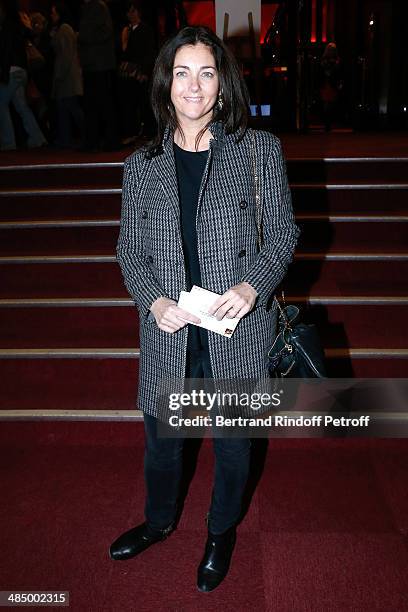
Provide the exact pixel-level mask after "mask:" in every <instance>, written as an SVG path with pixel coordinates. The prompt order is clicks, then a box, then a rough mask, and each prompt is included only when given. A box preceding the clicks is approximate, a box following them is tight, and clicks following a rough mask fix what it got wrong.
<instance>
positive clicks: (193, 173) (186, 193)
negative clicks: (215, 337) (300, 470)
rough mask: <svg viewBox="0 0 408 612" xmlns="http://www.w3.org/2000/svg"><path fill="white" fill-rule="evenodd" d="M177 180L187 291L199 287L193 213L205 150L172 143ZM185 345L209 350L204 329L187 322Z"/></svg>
mask: <svg viewBox="0 0 408 612" xmlns="http://www.w3.org/2000/svg"><path fill="white" fill-rule="evenodd" d="M174 157H175V160H176V169H177V180H178V188H179V198H180V218H181V233H182V239H183V250H184V260H185V264H186V273H187V291H190V289H191V287H192V286H193V285H198V286H199V287H201V272H200V262H199V259H198V247H197V231H196V215H197V204H198V194H199V191H200V185H201V180H202V177H203V173H204V169H205V166H206V163H207V157H208V150H207V151H185V150H184V149H181V148H180V147H179V146H178V145H177V144H176V143H174ZM187 348H188V350H189V351H190V352H194V353H201V352H203V351H207V350H208V335H207V330H206V329H203V328H202V327H197V326H196V325H191V324H189V325H188V341H187Z"/></svg>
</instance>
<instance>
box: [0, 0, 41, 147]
mask: <svg viewBox="0 0 408 612" xmlns="http://www.w3.org/2000/svg"><path fill="white" fill-rule="evenodd" d="M25 45H26V42H25V38H24V30H23V25H22V23H21V21H20V17H19V14H18V11H17V8H16V7H15V6H13V5H12V4H11V3H10V4H9V5H7V4H6V2H4V0H0V147H1V150H2V151H4V150H6V151H7V150H13V149H16V148H17V147H16V138H15V133H14V126H13V122H12V120H11V116H10V108H9V107H10V104H11V103H12V104H13V106H14V108H15V109H16V111H17V113H18V114H19V115H20V117H21V120H22V123H23V126H24V129H25V131H26V132H27V146H28V147H29V148H35V147H41V146H42V145H44V144H47V141H46V139H45V137H44V134H43V133H42V131H41V129H40V128H39V126H38V123H37V121H36V119H35V117H34V115H33V113H32V111H31V109H30V107H29V106H28V104H27V98H26V92H25V90H26V86H27V56H26V49H25Z"/></svg>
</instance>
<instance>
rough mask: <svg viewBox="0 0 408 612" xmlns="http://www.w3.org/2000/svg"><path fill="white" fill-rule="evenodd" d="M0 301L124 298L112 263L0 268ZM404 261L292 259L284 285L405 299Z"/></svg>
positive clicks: (299, 290) (295, 291) (407, 264)
mask: <svg viewBox="0 0 408 612" xmlns="http://www.w3.org/2000/svg"><path fill="white" fill-rule="evenodd" d="M0 278H1V282H0V299H6V298H8V299H17V298H107V299H111V298H128V297H129V295H128V293H127V291H126V288H125V287H124V284H123V278H122V274H121V271H120V268H119V265H118V264H117V263H116V262H107V263H104V262H101V263H99V262H98V263H92V262H88V263H69V262H68V263H62V262H61V263H49V264H48V263H32V264H30V263H25V264H1V265H0ZM407 278H408V261H392V260H391V261H375V260H372V261H370V260H369V261H353V262H352V263H350V262H349V261H347V260H337V261H331V260H326V261H324V260H309V261H307V260H295V261H294V262H293V263H291V265H290V266H289V272H288V275H287V277H286V278H285V282H284V284H283V286H284V288H285V290H286V291H287V293H288V294H291V295H305V296H307V295H322V296H324V295H327V296H353V295H357V296H358V295H367V296H376V295H379V296H387V295H388V296H392V295H401V296H403V295H408V284H407V281H406V279H407Z"/></svg>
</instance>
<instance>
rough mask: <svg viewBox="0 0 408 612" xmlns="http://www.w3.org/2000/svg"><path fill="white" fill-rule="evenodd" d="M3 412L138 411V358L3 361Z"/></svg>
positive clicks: (1, 402) (0, 363)
mask: <svg viewBox="0 0 408 612" xmlns="http://www.w3.org/2000/svg"><path fill="white" fill-rule="evenodd" d="M0 367H1V371H2V393H1V394H0V408H1V409H2V410H13V409H20V410H36V409H40V410H52V409H55V408H59V409H61V410H72V409H77V410H86V409H90V408H92V409H95V410H134V409H135V408H136V393H137V380H138V371H139V370H138V367H139V360H138V359H134V358H131V359H129V358H127V359H126V358H125V359H116V358H110V359H109V358H94V359H90V358H88V359H84V358H71V359H68V358H67V359H50V358H48V359H47V358H46V357H45V356H44V357H43V358H39V359H1V360H0Z"/></svg>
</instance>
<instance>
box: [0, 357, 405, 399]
mask: <svg viewBox="0 0 408 612" xmlns="http://www.w3.org/2000/svg"><path fill="white" fill-rule="evenodd" d="M138 363H139V362H138V359H137V358H135V357H126V356H124V357H121V358H119V357H118V356H117V355H116V356H115V357H110V358H109V356H108V354H107V352H105V356H103V357H101V356H100V355H99V356H98V355H97V354H96V353H95V355H94V356H90V355H88V356H87V358H85V357H84V356H83V355H82V356H79V357H73V356H72V357H71V358H61V357H47V356H46V354H43V355H41V356H38V357H37V358H33V357H32V356H31V357H27V358H21V357H19V358H13V359H10V358H9V359H6V358H4V359H1V360H0V367H1V371H2V393H1V394H0V409H1V410H40V411H46V410H54V409H56V408H58V409H60V410H90V409H92V410H134V409H135V408H137V406H136V396H137V382H138ZM407 368H408V355H405V357H400V358H397V357H395V356H392V355H387V353H385V352H384V354H382V355H380V354H378V355H377V356H375V355H374V356H373V354H369V355H363V356H361V355H358V354H356V355H354V356H353V355H347V354H343V356H342V357H341V358H340V357H336V354H333V355H332V356H330V355H329V357H328V359H327V370H328V375H329V376H332V377H340V378H343V377H344V378H348V377H361V378H364V377H367V378H378V377H390V378H398V377H406V373H407Z"/></svg>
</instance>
